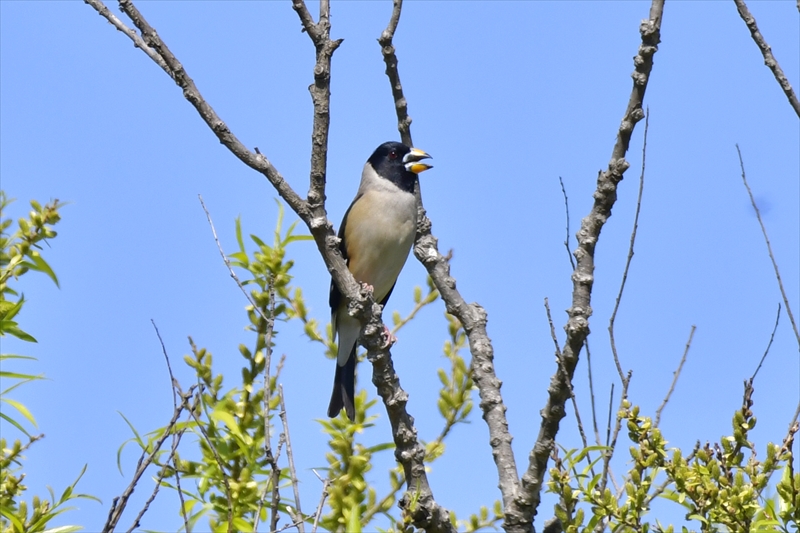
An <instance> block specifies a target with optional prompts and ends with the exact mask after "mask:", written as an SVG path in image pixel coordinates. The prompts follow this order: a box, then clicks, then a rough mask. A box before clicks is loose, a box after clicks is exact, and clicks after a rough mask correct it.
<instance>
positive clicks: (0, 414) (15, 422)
mask: <svg viewBox="0 0 800 533" xmlns="http://www.w3.org/2000/svg"><path fill="white" fill-rule="evenodd" d="M0 418H2V419H3V420H5V421H6V422H8V423H9V424H11V425H12V426H14V427H15V428H17V429H18V430H20V431H21V432H23V433H24V434H25V436H26V437H30V436H31V434H30V433H28V432H27V431H25V428H23V427H22V426H21V425H20V423H19V422H17V421H16V420H14V419H13V418H11V417H10V416H8V415H6V414H5V413H3V412H0Z"/></svg>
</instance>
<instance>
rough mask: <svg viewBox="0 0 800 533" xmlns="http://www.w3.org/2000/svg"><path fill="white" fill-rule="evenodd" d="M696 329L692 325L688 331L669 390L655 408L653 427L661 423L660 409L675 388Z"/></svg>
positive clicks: (664, 405)
mask: <svg viewBox="0 0 800 533" xmlns="http://www.w3.org/2000/svg"><path fill="white" fill-rule="evenodd" d="M696 329H697V326H694V325H693V326H692V329H691V331H689V340H687V341H686V348H684V350H683V357H681V362H680V363H678V368H677V370H675V372H673V373H672V383H671V384H670V386H669V390H668V391H667V395H666V396H664V401H663V402H661V405H659V406H658V409H656V418H655V422H654V423H653V426H654V427H658V426H659V424H660V423H661V411H663V410H664V408H665V407H666V406H667V402H668V401H669V399H670V397H671V396H672V392H673V391H674V390H675V384H676V383H678V378H679V377H680V375H681V370H683V364H684V363H685V362H686V356H687V355H689V347H690V346H691V345H692V339H693V338H694V332H695V330H696Z"/></svg>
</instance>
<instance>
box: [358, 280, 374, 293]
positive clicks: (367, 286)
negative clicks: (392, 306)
mask: <svg viewBox="0 0 800 533" xmlns="http://www.w3.org/2000/svg"><path fill="white" fill-rule="evenodd" d="M361 290H362V291H366V292H371V293H374V292H375V287H373V286H372V285H370V284H369V283H364V282H361Z"/></svg>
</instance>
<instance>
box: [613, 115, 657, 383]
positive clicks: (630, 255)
mask: <svg viewBox="0 0 800 533" xmlns="http://www.w3.org/2000/svg"><path fill="white" fill-rule="evenodd" d="M649 129H650V109H649V108H648V109H647V113H646V114H645V119H644V141H643V142H642V172H641V174H639V194H638V196H637V198H636V214H635V215H634V217H633V229H632V230H631V239H630V244H629V245H628V257H627V258H626V259H625V269H624V270H623V271H622V281H621V282H620V284H619V292H618V293H617V299H616V301H615V302H614V310H613V312H612V313H611V318H610V319H609V320H608V336H609V339H610V341H611V353H612V354H613V355H614V364H615V365H616V366H617V372H618V373H619V379H620V380H621V381H622V382H623V384H624V382H625V381H624V380H625V374H624V373H623V372H622V365H621V364H620V362H619V355H618V354H617V343H616V342H615V339H614V324H615V322H616V320H617V311H619V304H620V302H621V301H622V293H623V291H624V290H625V283H626V282H627V281H628V271H629V270H630V268H631V261H632V260H633V255H634V252H633V246H634V244H635V243H636V232H637V231H638V230H639V213H640V212H641V210H642V193H643V192H644V171H645V168H646V166H647V131H648V130H649Z"/></svg>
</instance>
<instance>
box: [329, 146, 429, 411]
mask: <svg viewBox="0 0 800 533" xmlns="http://www.w3.org/2000/svg"><path fill="white" fill-rule="evenodd" d="M429 158H430V156H429V155H428V154H426V153H425V152H423V151H422V150H417V149H416V148H409V147H408V146H406V145H405V144H402V143H399V142H385V143H383V144H382V145H380V146H379V147H378V148H377V149H376V150H375V151H374V152H373V153H372V155H371V156H370V157H369V159H367V163H366V164H365V165H364V171H363V172H362V173H361V185H360V186H359V187H358V193H356V197H355V199H354V200H353V203H352V204H350V207H349V208H348V209H347V212H346V213H345V214H344V219H342V224H341V226H340V227H339V239H340V244H339V249H340V250H341V252H342V255H343V256H344V259H345V261H347V267H348V268H349V269H350V272H351V273H352V274H353V277H354V278H355V279H356V281H358V282H360V283H364V284H367V285H370V286H372V294H373V296H374V298H375V301H377V302H380V304H381V305H386V302H387V301H388V300H389V296H390V295H391V294H392V289H394V284H395V282H396V281H397V276H399V275H400V271H401V270H402V269H403V265H404V264H405V262H406V259H407V258H408V252H409V251H410V250H411V245H412V244H413V242H414V234H415V233H416V226H417V199H416V197H415V196H414V182H415V181H416V179H417V174H419V173H420V172H424V171H425V170H428V169H429V168H432V167H431V165H428V164H426V163H422V162H421V161H422V160H423V159H429ZM329 301H330V305H331V324H332V325H333V331H334V335H335V336H338V338H339V351H338V354H337V357H336V376H335V377H334V380H333V394H332V395H331V403H330V405H329V406H328V416H330V417H336V416H338V415H339V412H340V411H341V410H342V408H343V407H344V410H345V411H346V413H347V416H348V418H350V420H353V419H354V418H355V405H354V403H353V401H354V397H355V372H356V347H357V345H358V337H359V335H360V333H361V324H360V323H359V322H358V320H356V319H355V318H353V317H351V316H350V315H349V314H348V313H347V301H346V299H345V298H344V297H343V295H342V293H341V292H339V289H338V288H337V287H336V284H335V283H334V282H333V280H331V293H330V300H329Z"/></svg>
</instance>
